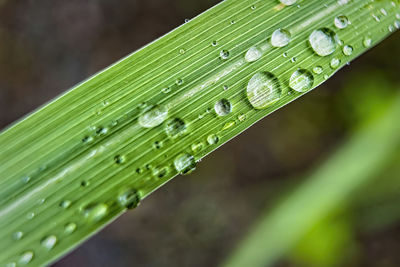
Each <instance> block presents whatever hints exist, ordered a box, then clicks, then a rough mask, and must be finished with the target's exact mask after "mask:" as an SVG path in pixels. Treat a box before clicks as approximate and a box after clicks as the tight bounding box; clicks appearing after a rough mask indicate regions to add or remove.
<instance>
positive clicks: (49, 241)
mask: <svg viewBox="0 0 400 267" xmlns="http://www.w3.org/2000/svg"><path fill="white" fill-rule="evenodd" d="M56 243H57V237H56V236H55V235H49V236H47V237H45V238H43V239H42V241H40V244H42V246H43V247H45V248H46V249H48V250H51V249H52V248H54V246H55V245H56Z"/></svg>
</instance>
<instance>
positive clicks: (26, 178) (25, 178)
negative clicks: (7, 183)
mask: <svg viewBox="0 0 400 267" xmlns="http://www.w3.org/2000/svg"><path fill="white" fill-rule="evenodd" d="M30 180H31V177H30V176H25V177H23V178H22V182H23V183H25V184H27V183H29V181H30Z"/></svg>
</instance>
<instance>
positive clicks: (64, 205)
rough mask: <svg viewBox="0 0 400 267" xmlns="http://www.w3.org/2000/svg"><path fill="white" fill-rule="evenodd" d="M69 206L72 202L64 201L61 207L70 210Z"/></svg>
mask: <svg viewBox="0 0 400 267" xmlns="http://www.w3.org/2000/svg"><path fill="white" fill-rule="evenodd" d="M69 206H71V201H70V200H63V201H61V202H60V207H61V208H63V209H68V208H69Z"/></svg>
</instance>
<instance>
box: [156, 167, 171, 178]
mask: <svg viewBox="0 0 400 267" xmlns="http://www.w3.org/2000/svg"><path fill="white" fill-rule="evenodd" d="M168 172H169V168H168V166H157V167H155V168H154V169H153V172H152V173H153V176H154V177H156V178H163V177H165V176H166V175H167V174H168Z"/></svg>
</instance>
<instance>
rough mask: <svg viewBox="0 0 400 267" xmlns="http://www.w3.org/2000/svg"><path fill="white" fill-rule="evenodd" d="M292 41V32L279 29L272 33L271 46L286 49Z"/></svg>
mask: <svg viewBox="0 0 400 267" xmlns="http://www.w3.org/2000/svg"><path fill="white" fill-rule="evenodd" d="M290 40H291V35H290V32H289V31H287V30H285V29H277V30H275V31H274V32H273V33H272V36H271V45H272V46H274V47H284V46H287V45H288V44H289V42H290Z"/></svg>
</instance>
